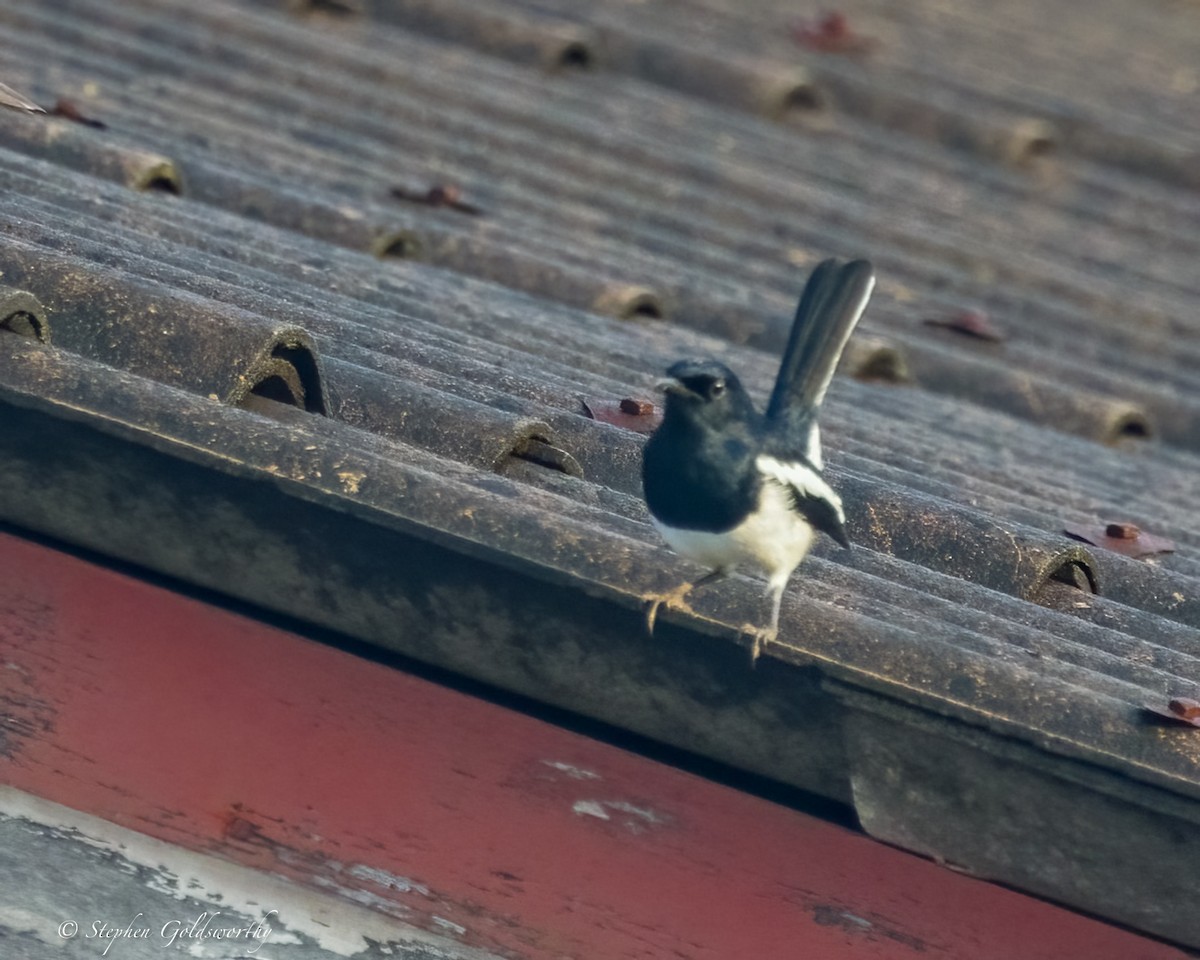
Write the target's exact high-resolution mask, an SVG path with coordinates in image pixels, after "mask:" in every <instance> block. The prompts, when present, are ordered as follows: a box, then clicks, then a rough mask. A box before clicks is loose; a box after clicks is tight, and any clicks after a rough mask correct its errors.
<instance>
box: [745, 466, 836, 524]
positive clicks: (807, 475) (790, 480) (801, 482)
mask: <svg viewBox="0 0 1200 960" xmlns="http://www.w3.org/2000/svg"><path fill="white" fill-rule="evenodd" d="M754 465H755V466H756V467H758V469H759V471H760V472H761V473H763V474H764V475H765V476H768V477H770V478H771V479H772V480H776V481H778V482H779V483H782V484H784V485H786V486H789V487H795V488H796V489H797V490H799V491H800V492H801V493H802V494H805V495H806V496H810V497H817V498H818V499H821V500H828V501H829V502H830V503H832V504H833V505H834V507H835V508H836V509H837V515H838V517H839V519H841V520H842V522H843V523H844V522H845V520H846V517H845V514H843V513H842V498H841V497H839V496H838V495H837V494H836V493H834V492H833V487H831V486H830V485H829V484H828V483H826V482H825V478H824V477H822V476H821V475H820V474H819V473H817V472H816V471H815V470H813V469H811V468H810V467H808V466H806V465H805V464H803V463H785V462H783V461H782V460H776V459H775V458H774V457H769V456H767V455H766V454H761V455H760V456H758V457H756V458H755V460H754Z"/></svg>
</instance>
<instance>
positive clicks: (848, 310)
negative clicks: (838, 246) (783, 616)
mask: <svg viewBox="0 0 1200 960" xmlns="http://www.w3.org/2000/svg"><path fill="white" fill-rule="evenodd" d="M874 286H875V272H874V268H873V267H872V266H871V264H870V262H869V261H867V260H851V261H849V262H844V261H841V260H837V259H829V260H824V261H822V262H821V263H819V264H818V265H817V266H816V268H815V269H814V270H813V272H812V274H811V275H810V276H809V279H808V282H807V284H805V287H804V291H803V293H802V294H801V296H800V301H799V304H798V305H797V307H796V315H795V319H794V320H793V322H792V328H791V332H790V334H789V336H788V341H787V345H786V347H785V348H784V352H783V357H782V359H781V361H780V365H779V373H778V375H777V376H776V379H775V386H774V389H773V390H772V392H771V397H770V400H769V401H768V403H767V408H766V410H765V412H763V413H759V412H758V410H757V409H756V408H755V405H754V401H753V400H752V399H751V398H750V395H749V393H748V392H747V391H746V388H745V387H744V386H743V385H742V383H741V381H740V380H739V379H738V377H737V375H736V374H735V373H734V372H733V371H732V370H730V369H729V368H728V367H727V366H725V365H724V364H723V363H720V362H718V361H716V360H712V359H695V360H680V361H679V362H677V363H674V364H672V365H671V366H670V367H668V368H667V371H666V373H667V376H666V378H665V379H663V380H660V381H659V383H658V387H659V389H661V390H662V391H663V392H664V397H665V399H664V404H663V417H662V421H661V423H660V424H659V426H658V428H657V429H656V430H655V431H654V433H653V434H652V435H651V436H650V439H649V440H648V441H647V442H646V445H645V447H644V448H643V453H642V487H643V492H644V495H645V500H646V506H647V508H648V510H649V514H650V519H651V521H652V522H653V524H654V526H655V528H656V529H657V530H658V532H659V534H660V535H661V536H662V538H663V539H664V540H665V541H666V543H667V545H668V546H670V547H671V549H672V550H674V551H675V552H676V553H677V554H679V555H680V556H682V557H684V558H686V559H688V560H691V561H693V562H695V563H697V564H700V565H702V566H705V567H707V568H708V570H709V572H708V574H706V575H705V576H703V577H700V578H699V579H698V580H695V581H694V582H688V583H683V584H681V585H680V586H679V587H678V588H676V589H675V590H672V591H670V592H668V593H665V594H661V595H654V596H652V597H651V598H650V600H649V604H648V607H647V611H646V624H647V628H648V630H649V632H650V633H651V635H653V633H654V624H655V620H656V618H657V616H658V612H659V609H660V608H661V607H663V606H666V607H667V608H668V609H677V610H682V611H686V612H688V613H693V614H694V611H693V610H692V609H691V607H690V606H688V604H687V602H686V598H687V596H688V595H689V594H690V593H691V592H692V591H693V590H695V589H696V588H697V587H700V586H702V585H705V584H709V583H713V582H716V581H718V580H720V579H722V578H723V577H725V576H727V575H728V574H730V573H731V572H732V571H733V570H735V569H737V568H753V569H756V570H758V571H759V572H761V573H764V574H765V575H766V579H767V593H768V595H769V596H770V597H771V616H770V621H769V623H768V625H767V626H766V627H755V626H746V627H743V633H746V632H749V633H750V635H751V636H752V637H753V646H752V648H751V662H752V663H754V662H756V661H757V660H758V657H759V654H760V653H761V652H762V649H763V647H764V646H765V645H766V644H768V643H771V642H774V640H775V639H776V637H777V636H778V631H779V609H780V604H781V603H782V600H783V592H784V590H785V589H786V587H787V583H788V580H789V579H790V578H791V575H792V572H793V571H794V570H795V569H796V567H797V566H799V564H800V562H801V561H802V560H803V559H804V557H805V556H806V555H807V554H808V551H809V549H810V548H811V547H812V544H813V541H814V540H815V539H816V537H817V535H818V534H819V533H824V534H827V535H828V536H829V537H831V538H832V539H833V540H834V541H836V542H837V543H838V544H840V545H841V546H842V547H844V548H847V549H848V548H849V547H850V538H849V537H848V536H847V534H846V516H845V511H844V509H843V506H842V501H841V498H840V497H839V496H838V494H837V492H836V491H835V490H834V489H833V488H832V487H831V486H830V485H829V483H828V482H827V481H826V480H825V477H824V476H823V474H822V470H823V467H824V462H823V458H822V455H821V435H820V427H819V426H818V423H817V416H818V414H819V413H820V409H821V402H822V401H823V400H824V399H825V392H826V390H827V389H828V387H829V382H830V380H832V379H833V372H834V369H835V368H836V367H837V364H838V360H839V359H840V358H841V355H842V351H843V350H844V349H845V346H846V342H847V341H848V340H849V338H850V335H851V333H853V331H854V327H855V326H856V325H857V323H858V321H859V318H860V317H861V316H862V314H863V311H864V310H865V309H866V307H867V302H868V301H869V300H870V298H871V292H872V290H873V289H874Z"/></svg>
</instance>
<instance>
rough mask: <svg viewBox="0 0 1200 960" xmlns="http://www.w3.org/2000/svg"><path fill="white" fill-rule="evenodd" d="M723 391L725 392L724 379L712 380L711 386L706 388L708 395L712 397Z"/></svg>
mask: <svg viewBox="0 0 1200 960" xmlns="http://www.w3.org/2000/svg"><path fill="white" fill-rule="evenodd" d="M724 392H725V381H724V380H714V381H713V382H712V386H711V387H709V388H708V394H709V396H712V397H719V396H720V395H721V394H723V393H724Z"/></svg>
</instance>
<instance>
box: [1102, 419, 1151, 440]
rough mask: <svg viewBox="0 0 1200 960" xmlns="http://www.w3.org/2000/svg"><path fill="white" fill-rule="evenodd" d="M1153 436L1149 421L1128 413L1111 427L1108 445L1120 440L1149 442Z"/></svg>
mask: <svg viewBox="0 0 1200 960" xmlns="http://www.w3.org/2000/svg"><path fill="white" fill-rule="evenodd" d="M1153 436H1154V428H1153V427H1151V426H1150V421H1149V420H1148V419H1147V418H1146V417H1144V416H1142V415H1141V414H1138V413H1129V414H1126V415H1125V416H1123V417H1121V419H1119V420H1118V421H1117V422H1116V423H1115V424H1113V427H1112V435H1111V436H1110V437H1109V438H1108V441H1109V442H1110V443H1118V442H1120V441H1122V440H1150V439H1151V438H1153Z"/></svg>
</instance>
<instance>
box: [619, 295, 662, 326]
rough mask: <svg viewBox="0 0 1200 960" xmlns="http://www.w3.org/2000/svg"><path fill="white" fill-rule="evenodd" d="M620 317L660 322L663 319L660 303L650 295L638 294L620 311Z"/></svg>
mask: <svg viewBox="0 0 1200 960" xmlns="http://www.w3.org/2000/svg"><path fill="white" fill-rule="evenodd" d="M621 317H622V318H624V319H632V318H634V317H645V318H646V319H648V320H661V319H662V318H663V307H662V302H661V301H660V300H659V299H658V297H656V296H655V295H654V294H652V293H643V294H639V295H638V296H636V297H634V298H632V299H631V300H630V301H629V303H628V304H627V305H626V306H625V308H624V309H623V310H622V311H621Z"/></svg>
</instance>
